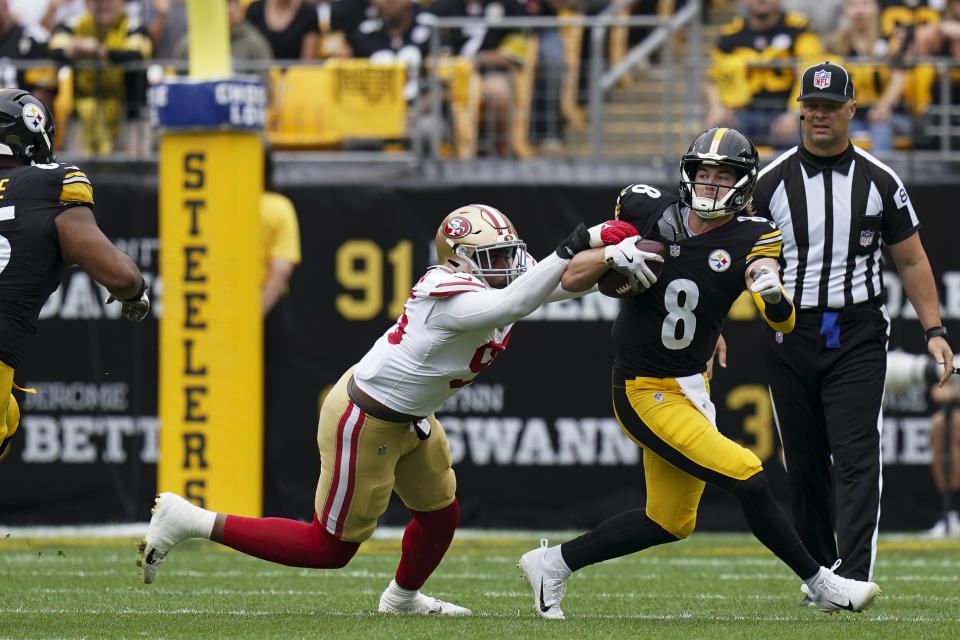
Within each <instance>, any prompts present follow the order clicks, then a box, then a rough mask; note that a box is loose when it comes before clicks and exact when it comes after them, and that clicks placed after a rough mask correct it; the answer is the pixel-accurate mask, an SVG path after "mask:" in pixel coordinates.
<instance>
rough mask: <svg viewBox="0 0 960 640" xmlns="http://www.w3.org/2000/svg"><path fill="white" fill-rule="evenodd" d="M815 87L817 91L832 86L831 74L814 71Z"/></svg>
mask: <svg viewBox="0 0 960 640" xmlns="http://www.w3.org/2000/svg"><path fill="white" fill-rule="evenodd" d="M813 86H815V87H816V88H817V89H826V88H827V87H829V86H830V72H829V71H824V70H822V69H821V70H820V71H814V72H813Z"/></svg>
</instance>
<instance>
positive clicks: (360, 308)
mask: <svg viewBox="0 0 960 640" xmlns="http://www.w3.org/2000/svg"><path fill="white" fill-rule="evenodd" d="M334 261H335V264H334V273H335V275H336V279H337V284H339V285H340V286H341V287H342V288H343V289H345V290H346V291H344V292H343V293H339V294H337V296H336V299H335V300H334V304H335V306H336V309H337V312H338V313H339V314H340V315H341V316H343V317H344V318H346V319H347V320H371V319H373V318H375V317H377V315H379V314H380V313H381V312H383V311H386V315H387V317H388V318H391V319H395V318H397V317H399V315H400V314H401V313H403V305H404V303H405V302H406V301H407V298H408V297H409V296H410V288H411V287H412V286H413V243H412V242H411V241H410V240H401V241H400V242H398V243H397V244H395V245H394V246H393V247H390V248H389V249H386V250H385V249H384V248H382V247H381V246H380V245H379V244H377V243H376V242H374V241H373V240H369V239H359V238H358V239H351V240H347V241H346V242H344V243H343V244H341V245H340V246H339V247H337V251H336V254H335V258H334Z"/></svg>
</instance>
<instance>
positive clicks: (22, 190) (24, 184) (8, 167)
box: [0, 89, 150, 456]
mask: <svg viewBox="0 0 960 640" xmlns="http://www.w3.org/2000/svg"><path fill="white" fill-rule="evenodd" d="M55 136H56V130H55V128H54V124H53V118H52V117H51V116H50V112H49V111H48V110H47V108H46V107H45V106H43V103H42V102H40V101H39V100H38V99H37V98H35V97H34V96H32V95H30V94H29V93H27V92H26V91H22V90H20V89H0V456H2V455H3V454H4V453H5V452H6V450H7V445H8V444H9V442H10V439H11V438H12V437H13V435H14V434H15V433H16V431H17V425H18V424H19V421H20V410H19V408H18V406H17V401H16V399H15V398H14V397H13V395H12V394H11V393H10V390H11V389H12V388H13V387H14V386H15V385H14V383H13V376H14V371H15V370H16V369H17V367H19V366H20V364H21V363H22V362H23V360H24V358H25V357H26V355H27V349H28V346H29V341H30V337H31V336H32V335H33V334H34V332H36V330H37V325H36V322H37V316H38V315H39V313H40V308H41V307H42V306H43V303H44V302H45V301H46V300H47V297H48V296H49V295H50V294H51V293H52V292H53V291H54V289H56V288H57V286H58V285H59V284H60V280H61V277H62V276H63V269H64V266H65V265H71V264H76V265H77V266H79V267H80V268H81V269H83V270H84V271H86V272H87V273H89V274H90V276H91V277H92V278H93V279H94V280H96V281H97V282H99V283H100V284H102V285H103V286H104V287H106V288H107V291H109V292H110V297H109V298H107V302H111V301H113V300H119V301H120V305H121V309H122V313H123V315H124V316H126V317H127V318H129V319H131V320H134V321H140V320H143V319H144V318H145V317H146V315H147V313H148V312H149V310H150V300H149V298H148V297H147V283H146V281H145V280H144V279H143V276H141V274H140V269H138V268H137V265H136V264H134V262H133V260H131V259H130V258H129V257H128V256H127V255H126V254H124V253H123V252H122V251H120V250H119V249H117V248H116V247H115V246H114V245H113V243H111V242H110V241H109V240H108V239H107V237H106V236H105V235H103V232H101V231H100V228H99V227H98V226H97V221H96V219H94V217H93V210H92V209H91V207H92V206H93V188H92V187H91V185H90V180H89V179H88V178H87V176H86V174H84V173H83V171H81V170H80V169H78V168H77V167H74V166H71V165H62V164H58V163H56V162H54V157H53V144H54V138H55Z"/></svg>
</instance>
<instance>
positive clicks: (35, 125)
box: [21, 102, 46, 133]
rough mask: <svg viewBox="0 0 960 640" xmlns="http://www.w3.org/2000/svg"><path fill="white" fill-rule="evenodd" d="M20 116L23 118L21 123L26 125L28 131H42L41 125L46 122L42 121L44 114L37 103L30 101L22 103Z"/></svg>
mask: <svg viewBox="0 0 960 640" xmlns="http://www.w3.org/2000/svg"><path fill="white" fill-rule="evenodd" d="M21 117H22V118H23V123H24V124H25V125H27V129H30V131H33V132H34V133H40V132H41V131H43V126H44V125H45V124H46V123H45V122H44V119H45V118H46V116H45V115H44V113H43V111H42V110H41V109H40V107H38V106H37V105H35V104H33V103H31V102H28V103H26V104H25V105H23V113H22V115H21Z"/></svg>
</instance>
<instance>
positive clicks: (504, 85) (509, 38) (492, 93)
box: [430, 0, 559, 156]
mask: <svg viewBox="0 0 960 640" xmlns="http://www.w3.org/2000/svg"><path fill="white" fill-rule="evenodd" d="M430 12H431V13H433V14H435V15H437V16H439V17H443V18H462V17H471V18H481V17H482V18H485V19H486V20H488V21H495V20H496V19H497V18H500V17H502V16H510V17H512V16H525V15H527V10H526V7H524V5H523V4H521V3H520V2H519V0H436V1H435V2H434V3H433V4H432V5H430ZM443 35H444V40H445V42H446V44H447V46H449V47H450V49H451V52H452V53H453V54H454V55H457V56H460V57H463V58H469V59H471V60H473V61H474V64H475V65H476V69H477V71H478V72H479V73H480V76H481V78H482V81H481V83H482V84H481V117H480V126H481V128H482V129H483V130H485V131H486V132H487V134H488V135H487V136H486V138H487V140H489V141H491V142H492V143H493V145H492V146H493V149H494V150H495V152H496V154H497V155H498V156H507V155H509V154H510V122H511V118H512V110H513V87H512V85H511V83H510V75H509V74H510V68H511V67H512V66H514V65H519V64H522V63H523V61H524V57H525V56H526V51H527V47H528V46H529V37H528V36H527V35H526V34H524V33H522V32H516V31H514V32H511V31H508V30H506V29H497V28H490V27H488V26H486V25H485V26H481V27H475V26H470V27H463V28H461V29H452V30H448V31H446V32H445V33H444V34H443ZM557 99H559V89H558V93H557ZM482 140H483V138H481V141H482ZM481 148H482V147H481Z"/></svg>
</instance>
